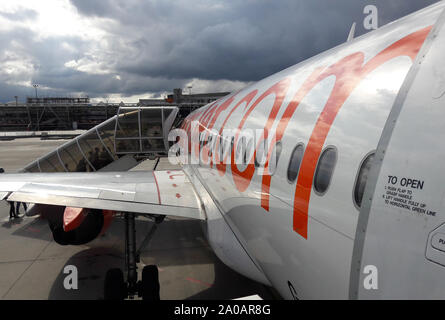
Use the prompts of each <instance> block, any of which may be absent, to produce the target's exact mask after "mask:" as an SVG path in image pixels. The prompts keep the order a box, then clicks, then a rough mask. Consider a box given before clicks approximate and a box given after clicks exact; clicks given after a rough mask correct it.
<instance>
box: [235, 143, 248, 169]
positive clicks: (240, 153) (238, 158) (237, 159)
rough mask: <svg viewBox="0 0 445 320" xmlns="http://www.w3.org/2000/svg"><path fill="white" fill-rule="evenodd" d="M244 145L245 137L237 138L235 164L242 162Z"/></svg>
mask: <svg viewBox="0 0 445 320" xmlns="http://www.w3.org/2000/svg"><path fill="white" fill-rule="evenodd" d="M245 145H246V138H245V137H241V138H240V139H238V144H237V147H236V154H235V163H236V164H244V151H245Z"/></svg>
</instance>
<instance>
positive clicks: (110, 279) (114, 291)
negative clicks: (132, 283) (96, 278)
mask: <svg viewBox="0 0 445 320" xmlns="http://www.w3.org/2000/svg"><path fill="white" fill-rule="evenodd" d="M126 295H127V288H126V285H125V282H124V273H123V272H122V270H121V269H119V268H115V269H110V270H108V271H107V274H106V275H105V287H104V298H105V300H123V299H125V296H126Z"/></svg>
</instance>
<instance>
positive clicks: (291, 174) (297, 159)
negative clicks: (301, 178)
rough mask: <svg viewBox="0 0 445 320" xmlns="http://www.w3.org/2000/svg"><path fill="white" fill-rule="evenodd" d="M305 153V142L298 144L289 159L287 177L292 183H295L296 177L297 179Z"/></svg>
mask: <svg viewBox="0 0 445 320" xmlns="http://www.w3.org/2000/svg"><path fill="white" fill-rule="evenodd" d="M303 155H304V146H303V144H301V143H300V144H298V145H297V146H296V147H295V148H294V151H292V155H291V157H290V161H289V167H288V168H287V179H288V180H289V182H290V183H293V182H294V181H295V179H297V176H298V171H299V170H300V165H301V160H303Z"/></svg>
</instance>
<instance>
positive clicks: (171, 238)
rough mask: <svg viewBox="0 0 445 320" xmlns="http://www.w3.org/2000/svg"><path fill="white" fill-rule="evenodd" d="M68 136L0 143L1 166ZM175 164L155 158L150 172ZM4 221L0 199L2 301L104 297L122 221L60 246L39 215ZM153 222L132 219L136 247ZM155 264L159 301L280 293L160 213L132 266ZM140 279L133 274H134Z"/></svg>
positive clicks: (192, 224)
mask: <svg viewBox="0 0 445 320" xmlns="http://www.w3.org/2000/svg"><path fill="white" fill-rule="evenodd" d="M66 141H67V140H40V139H39V138H26V139H15V140H11V141H0V167H3V168H4V169H5V171H6V172H14V171H16V170H18V169H20V168H22V167H24V166H25V165H26V164H28V163H30V162H31V161H33V160H34V159H36V158H38V157H40V156H42V155H44V154H46V153H48V152H49V151H52V150H53V149H54V148H56V147H57V146H59V145H61V144H62V143H65V142H66ZM153 164H154V161H150V160H147V161H144V162H143V163H142V164H140V165H139V166H138V167H136V168H134V169H133V170H152V168H153ZM170 168H174V167H173V166H172V165H171V164H170V163H169V162H168V160H167V159H161V161H160V163H159V165H158V167H157V170H166V169H170ZM21 210H22V211H21V213H22V214H21V217H20V218H18V219H12V220H10V219H9V205H8V204H7V203H6V202H4V201H2V202H0V244H1V245H0V298H1V299H7V300H16V299H17V300H22V299H31V300H47V299H50V300H65V299H68V300H73V299H88V300H101V299H103V285H104V277H105V273H106V271H107V270H108V269H110V268H122V269H124V244H125V240H124V234H125V233H124V220H123V219H122V218H120V217H117V218H115V219H114V221H113V223H112V224H111V226H110V228H109V229H108V231H107V232H106V233H105V234H103V235H102V236H100V237H99V238H97V239H95V240H93V241H92V242H90V243H88V244H86V245H81V246H60V245H58V244H57V243H55V242H54V241H53V239H52V234H51V231H50V230H49V227H48V224H47V222H46V221H45V220H44V219H41V218H40V217H25V216H24V215H23V208H22V209H21ZM152 225H153V222H152V221H151V220H149V219H146V218H143V217H142V218H138V219H137V221H136V229H137V232H136V238H137V242H138V244H140V243H141V242H142V240H143V238H144V237H145V235H146V234H147V233H148V231H149V230H150V228H151V226H152ZM149 264H156V265H157V266H158V268H159V280H160V285H161V293H160V295H161V299H179V300H183V299H196V300H206V299H236V298H240V297H246V296H251V295H259V296H260V297H261V298H263V299H276V298H279V296H278V295H277V294H276V293H275V291H274V290H273V289H271V288H269V287H267V286H264V285H262V284H259V283H257V282H255V281H252V280H250V279H248V278H246V277H244V276H242V275H240V274H238V273H237V272H235V271H233V270H231V269H230V268H228V267H227V266H226V265H224V264H223V263H222V262H221V261H220V260H219V259H218V257H216V255H215V254H214V253H213V251H212V249H211V248H210V246H209V245H208V243H207V241H206V239H205V237H204V236H203V233H202V229H201V225H200V222H198V221H195V220H190V219H181V218H172V217H167V218H166V219H165V220H164V222H162V223H161V224H160V225H159V226H158V228H157V230H156V232H155V234H154V236H153V238H152V240H151V241H150V243H149V244H148V246H147V247H145V248H144V250H143V251H142V253H141V263H140V264H139V265H138V266H139V267H138V271H139V272H141V270H142V267H143V266H144V265H149ZM68 265H73V266H75V267H76V268H77V272H78V288H77V289H70V290H67V289H65V287H64V280H65V278H66V277H67V276H68V273H64V268H65V267H66V266H68ZM139 276H140V275H139Z"/></svg>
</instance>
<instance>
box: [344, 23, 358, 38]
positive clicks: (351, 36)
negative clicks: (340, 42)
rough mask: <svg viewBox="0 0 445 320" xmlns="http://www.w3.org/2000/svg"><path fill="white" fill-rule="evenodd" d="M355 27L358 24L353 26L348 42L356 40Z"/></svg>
mask: <svg viewBox="0 0 445 320" xmlns="http://www.w3.org/2000/svg"><path fill="white" fill-rule="evenodd" d="M355 25H356V23H355V22H354V23H353V24H352V26H351V30H349V35H348V39H347V40H346V42H349V41H351V40H352V39H354V36H355Z"/></svg>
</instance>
